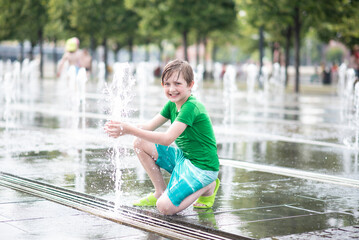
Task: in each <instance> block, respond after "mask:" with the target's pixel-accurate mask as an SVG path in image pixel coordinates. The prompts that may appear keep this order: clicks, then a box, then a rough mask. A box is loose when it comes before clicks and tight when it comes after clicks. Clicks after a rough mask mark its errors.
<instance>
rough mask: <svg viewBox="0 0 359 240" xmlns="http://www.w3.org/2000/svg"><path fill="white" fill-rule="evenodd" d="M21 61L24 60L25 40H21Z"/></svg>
mask: <svg viewBox="0 0 359 240" xmlns="http://www.w3.org/2000/svg"><path fill="white" fill-rule="evenodd" d="M19 61H20V63H21V64H22V62H23V61H24V42H23V41H21V42H20V59H19Z"/></svg>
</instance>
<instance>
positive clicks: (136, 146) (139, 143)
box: [133, 137, 143, 151]
mask: <svg viewBox="0 0 359 240" xmlns="http://www.w3.org/2000/svg"><path fill="white" fill-rule="evenodd" d="M142 143H143V142H142V139H141V138H137V137H136V138H135V140H133V148H134V149H135V150H136V151H137V150H140V149H142Z"/></svg>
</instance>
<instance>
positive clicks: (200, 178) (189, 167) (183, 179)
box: [156, 144, 218, 207]
mask: <svg viewBox="0 0 359 240" xmlns="http://www.w3.org/2000/svg"><path fill="white" fill-rule="evenodd" d="M156 148H157V152H158V159H157V161H156V164H157V165H158V166H159V167H161V168H163V169H165V170H166V171H167V172H169V173H170V174H171V178H170V181H169V183H168V185H167V188H166V191H165V193H167V196H168V197H169V199H170V200H171V202H172V203H173V205H175V206H177V207H178V206H179V205H180V204H181V202H182V201H183V200H184V199H185V198H186V197H188V196H189V195H191V194H192V193H194V192H197V191H198V190H199V189H201V188H203V187H205V186H207V185H208V184H210V183H211V182H213V181H215V180H216V179H217V177H218V171H208V170H202V169H200V168H198V167H196V166H194V165H193V164H192V162H191V161H190V160H188V159H186V158H185V157H184V156H183V152H182V150H181V149H179V148H176V147H171V146H163V145H159V144H156Z"/></svg>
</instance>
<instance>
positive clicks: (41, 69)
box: [38, 30, 44, 79]
mask: <svg viewBox="0 0 359 240" xmlns="http://www.w3.org/2000/svg"><path fill="white" fill-rule="evenodd" d="M38 37H39V48H40V78H41V79H43V78H44V48H43V43H44V39H43V37H44V36H43V32H42V30H39V32H38Z"/></svg>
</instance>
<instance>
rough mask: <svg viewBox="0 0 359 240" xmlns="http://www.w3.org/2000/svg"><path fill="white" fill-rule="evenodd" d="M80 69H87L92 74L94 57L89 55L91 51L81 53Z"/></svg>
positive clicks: (83, 50) (84, 50) (85, 50)
mask: <svg viewBox="0 0 359 240" xmlns="http://www.w3.org/2000/svg"><path fill="white" fill-rule="evenodd" d="M79 55H80V59H79V61H80V67H83V68H85V69H86V72H87V73H90V72H91V70H92V57H91V55H90V53H89V51H88V50H87V49H86V48H84V49H82V50H81V51H80V54H79Z"/></svg>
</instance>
